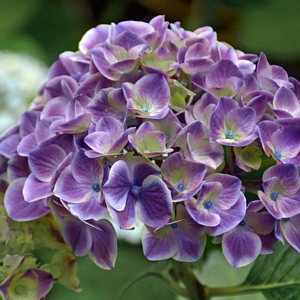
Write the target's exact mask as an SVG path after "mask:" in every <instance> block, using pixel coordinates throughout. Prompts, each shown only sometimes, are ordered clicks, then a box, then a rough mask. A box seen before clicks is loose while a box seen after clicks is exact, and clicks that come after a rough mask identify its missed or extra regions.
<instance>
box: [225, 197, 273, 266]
mask: <svg viewBox="0 0 300 300" xmlns="http://www.w3.org/2000/svg"><path fill="white" fill-rule="evenodd" d="M263 207H264V206H263V204H262V203H261V201H259V200H258V201H252V202H250V203H249V204H248V206H247V209H246V215H245V217H244V219H243V220H242V221H241V222H240V223H239V224H238V226H236V227H235V228H233V229H231V230H230V231H229V232H226V233H224V234H223V236H222V249H223V253H224V255H225V257H226V258H227V260H228V261H229V263H230V264H231V265H232V266H234V267H242V266H245V265H248V264H249V263H251V262H252V261H254V260H255V259H256V258H257V257H258V255H259V254H261V253H263V254H269V253H272V252H273V249H274V246H275V243H276V238H275V235H274V232H273V231H274V226H275V219H274V218H273V217H272V216H271V215H270V214H269V213H268V212H259V211H260V210H261V209H262V208H263ZM241 249H244V251H241Z"/></svg>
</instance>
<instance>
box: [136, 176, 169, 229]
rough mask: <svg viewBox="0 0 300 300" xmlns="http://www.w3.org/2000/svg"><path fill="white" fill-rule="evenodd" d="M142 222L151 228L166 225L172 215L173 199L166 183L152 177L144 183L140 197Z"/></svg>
mask: <svg viewBox="0 0 300 300" xmlns="http://www.w3.org/2000/svg"><path fill="white" fill-rule="evenodd" d="M138 207H139V213H140V217H141V221H142V222H143V223H144V224H146V225H148V226H151V227H160V226H163V225H164V224H166V223H167V222H168V221H169V219H170V217H171V214H172V198H171V194H170V192H169V190H168V188H167V186H166V185H165V183H164V182H163V181H162V180H161V179H160V178H159V177H157V176H155V175H150V176H148V177H147V178H146V179H145V180H144V181H143V185H142V188H141V191H140V194H139V195H138Z"/></svg>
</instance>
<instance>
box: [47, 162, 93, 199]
mask: <svg viewBox="0 0 300 300" xmlns="http://www.w3.org/2000/svg"><path fill="white" fill-rule="evenodd" d="M93 184H94V182H90V183H89V184H88V183H79V182H77V181H76V180H75V179H74V177H73V175H72V172H71V166H68V167H67V168H65V169H64V170H63V172H62V173H61V174H60V176H59V178H58V180H57V182H56V184H55V187H54V190H53V194H54V195H55V196H57V197H59V198H61V199H62V200H64V201H67V202H70V203H84V202H86V201H88V200H89V198H90V197H91V195H92V194H93V193H95V192H94V190H93Z"/></svg>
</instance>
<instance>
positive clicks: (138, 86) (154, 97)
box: [122, 74, 170, 119]
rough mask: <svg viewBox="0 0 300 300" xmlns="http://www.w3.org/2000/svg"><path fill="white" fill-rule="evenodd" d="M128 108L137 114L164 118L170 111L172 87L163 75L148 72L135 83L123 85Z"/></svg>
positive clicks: (152, 117) (144, 116) (151, 117)
mask: <svg viewBox="0 0 300 300" xmlns="http://www.w3.org/2000/svg"><path fill="white" fill-rule="evenodd" d="M122 88H123V91H124V94H125V98H126V100H127V108H128V110H130V111H132V112H133V113H135V114H136V116H139V117H143V118H150V119H162V118H164V117H165V116H166V115H167V114H168V112H169V102H170V88H169V86H168V83H167V81H166V80H165V78H164V76H163V75H160V74H148V75H145V76H144V77H142V78H141V79H140V80H138V81H137V82H136V83H135V84H132V83H123V85H122Z"/></svg>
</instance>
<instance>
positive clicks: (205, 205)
mask: <svg viewBox="0 0 300 300" xmlns="http://www.w3.org/2000/svg"><path fill="white" fill-rule="evenodd" d="M185 204H186V208H187V211H188V212H189V214H190V215H191V217H192V218H193V219H194V220H195V221H196V222H197V223H199V224H201V225H203V226H205V227H206V228H205V229H206V232H207V233H208V234H209V235H212V236H216V235H220V234H223V233H225V232H227V231H229V230H231V229H232V228H234V227H235V226H236V225H238V224H239V223H240V222H241V221H242V220H243V218H244V215H245V212H246V198H245V196H244V194H243V193H242V192H241V181H240V180H239V179H238V178H237V177H235V176H231V175H227V174H218V173H217V174H213V175H209V176H207V177H206V179H205V182H204V184H203V185H202V187H201V189H200V191H199V195H198V198H197V200H196V199H194V198H191V199H189V200H187V201H186V202H185Z"/></svg>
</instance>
